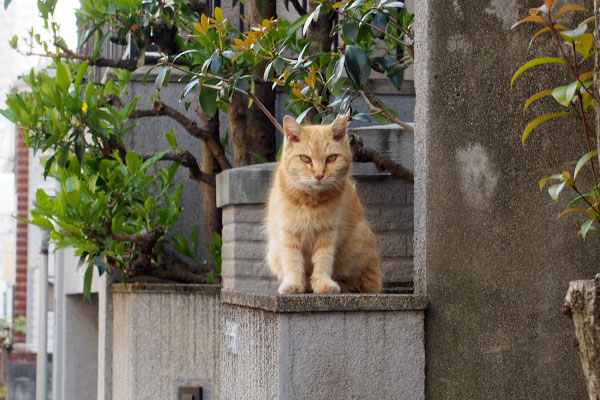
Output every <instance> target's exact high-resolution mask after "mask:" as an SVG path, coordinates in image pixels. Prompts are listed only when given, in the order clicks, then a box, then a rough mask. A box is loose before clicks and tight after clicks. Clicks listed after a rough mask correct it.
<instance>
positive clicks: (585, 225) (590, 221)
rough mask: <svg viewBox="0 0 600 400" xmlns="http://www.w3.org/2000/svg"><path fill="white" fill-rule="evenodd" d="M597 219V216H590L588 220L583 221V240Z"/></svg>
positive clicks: (581, 231)
mask: <svg viewBox="0 0 600 400" xmlns="http://www.w3.org/2000/svg"><path fill="white" fill-rule="evenodd" d="M595 220H596V219H595V218H590V219H588V220H587V221H585V222H584V223H583V225H581V230H580V231H579V233H580V234H581V237H582V238H583V240H585V237H586V235H587V233H588V231H589V230H590V228H591V227H592V224H593V223H594V221H595Z"/></svg>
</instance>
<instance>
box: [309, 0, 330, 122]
mask: <svg viewBox="0 0 600 400" xmlns="http://www.w3.org/2000/svg"><path fill="white" fill-rule="evenodd" d="M317 6H318V3H313V2H310V3H309V5H308V13H312V12H313V11H314V10H315V8H317ZM334 17H335V14H334V13H332V12H330V13H328V14H324V13H321V14H320V15H319V18H318V20H317V22H313V23H312V24H311V25H310V27H309V28H308V32H307V33H306V37H307V39H310V40H311V43H310V50H309V51H310V54H315V53H319V52H322V51H323V52H327V51H331V45H332V44H333V36H331V29H332V28H333V19H334ZM322 90H323V88H319V89H318V91H319V92H321V91H322ZM317 114H318V113H317V110H315V109H314V108H313V109H312V110H311V111H310V112H309V113H308V114H306V117H305V118H304V121H306V122H312V120H313V119H314V118H315V117H316V116H317Z"/></svg>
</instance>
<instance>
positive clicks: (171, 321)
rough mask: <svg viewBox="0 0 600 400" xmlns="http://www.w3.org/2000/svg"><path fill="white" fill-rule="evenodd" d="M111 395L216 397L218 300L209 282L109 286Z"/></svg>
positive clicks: (126, 399) (133, 399) (128, 398)
mask: <svg viewBox="0 0 600 400" xmlns="http://www.w3.org/2000/svg"><path fill="white" fill-rule="evenodd" d="M112 292H113V294H112V296H113V307H114V312H113V338H112V341H113V346H112V398H113V399H118V400H153V399H154V400H165V399H175V398H176V394H177V388H178V387H180V386H201V387H202V394H203V397H202V398H203V399H205V400H215V399H219V398H220V394H219V392H220V390H219V389H220V360H221V355H220V351H221V302H220V300H219V287H218V286H215V285H159V284H128V285H127V287H126V288H123V286H121V285H113V286H112Z"/></svg>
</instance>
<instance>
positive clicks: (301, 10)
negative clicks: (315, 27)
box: [290, 0, 306, 16]
mask: <svg viewBox="0 0 600 400" xmlns="http://www.w3.org/2000/svg"><path fill="white" fill-rule="evenodd" d="M290 2H291V3H292V5H293V6H294V9H295V10H296V12H297V13H298V14H300V16H303V15H304V14H306V9H305V8H304V7H302V5H301V4H300V3H299V2H298V0H290Z"/></svg>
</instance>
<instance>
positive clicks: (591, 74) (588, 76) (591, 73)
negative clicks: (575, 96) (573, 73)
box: [579, 70, 594, 82]
mask: <svg viewBox="0 0 600 400" xmlns="http://www.w3.org/2000/svg"><path fill="white" fill-rule="evenodd" d="M593 77H594V71H593V70H592V71H588V72H585V73H583V74H581V75H579V80H580V81H581V82H585V81H587V80H588V79H592V78H593Z"/></svg>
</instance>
